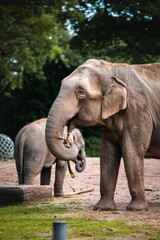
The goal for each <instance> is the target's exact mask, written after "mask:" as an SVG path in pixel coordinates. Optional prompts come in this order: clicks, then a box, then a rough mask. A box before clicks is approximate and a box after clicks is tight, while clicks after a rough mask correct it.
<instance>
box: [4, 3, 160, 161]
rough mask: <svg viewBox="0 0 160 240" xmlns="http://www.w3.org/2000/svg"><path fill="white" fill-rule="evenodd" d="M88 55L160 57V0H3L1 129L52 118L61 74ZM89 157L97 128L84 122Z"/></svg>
mask: <svg viewBox="0 0 160 240" xmlns="http://www.w3.org/2000/svg"><path fill="white" fill-rule="evenodd" d="M88 58H103V59H105V60H107V61H111V62H127V63H149V62H159V61H160V1H159V0H152V1H150V0H139V1H136V0H134V1H133V0H126V1H120V0H109V1H107V0H97V1H93V0H68V1H63V0H59V1H57V0H3V1H2V0H0V133H4V134H7V135H9V136H10V137H11V138H12V139H13V140H14V138H15V135H16V134H17V132H18V131H19V129H20V128H21V127H22V126H23V125H25V124H26V123H29V122H31V121H33V120H36V119H38V118H42V117H47V114H48V111H49V109H50V107H51V105H52V103H53V101H54V99H55V98H56V96H57V94H58V91H59V88H60V84H61V80H62V79H63V78H64V77H65V76H66V75H68V74H69V73H70V72H72V71H73V70H74V69H75V68H76V67H77V66H78V65H80V64H81V63H83V62H84V61H85V60H86V59H88ZM82 133H83V135H84V137H85V140H86V147H87V155H88V156H97V155H99V142H100V130H99V128H98V127H94V128H83V129H82Z"/></svg>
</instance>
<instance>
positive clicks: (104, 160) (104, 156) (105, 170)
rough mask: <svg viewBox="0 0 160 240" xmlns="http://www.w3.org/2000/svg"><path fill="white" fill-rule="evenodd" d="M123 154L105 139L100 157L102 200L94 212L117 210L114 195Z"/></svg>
mask: <svg viewBox="0 0 160 240" xmlns="http://www.w3.org/2000/svg"><path fill="white" fill-rule="evenodd" d="M120 159H121V152H120V151H119V150H118V149H116V148H115V146H114V145H113V144H111V143H110V142H108V141H106V140H105V139H103V141H102V144H101V155H100V194H101V198H100V200H99V201H98V203H97V204H96V205H95V207H94V210H101V211H106V210H115V209H116V204H115V202H114V193H115V188H116V182H117V176H118V171H119V165H120Z"/></svg>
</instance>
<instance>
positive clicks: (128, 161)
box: [123, 140, 148, 211]
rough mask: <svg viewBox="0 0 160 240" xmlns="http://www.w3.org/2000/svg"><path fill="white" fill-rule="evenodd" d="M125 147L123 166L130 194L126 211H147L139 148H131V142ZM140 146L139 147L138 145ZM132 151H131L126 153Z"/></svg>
mask: <svg viewBox="0 0 160 240" xmlns="http://www.w3.org/2000/svg"><path fill="white" fill-rule="evenodd" d="M125 146H127V147H126V149H125V151H124V154H123V160H124V166H125V171H126V175H127V180H128V186H129V190H130V194H131V197H132V199H131V202H130V203H129V204H128V206H127V210H131V211H134V210H147V209H148V204H147V202H146V197H145V191H144V165H143V152H142V149H140V150H138V149H139V147H137V146H136V147H133V144H132V142H131V141H129V140H128V141H127V144H126V145H125ZM140 146H141V145H140ZM128 149H132V151H128Z"/></svg>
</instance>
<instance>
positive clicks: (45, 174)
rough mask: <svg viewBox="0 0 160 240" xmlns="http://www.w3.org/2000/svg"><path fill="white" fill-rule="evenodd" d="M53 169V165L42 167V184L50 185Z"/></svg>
mask: <svg viewBox="0 0 160 240" xmlns="http://www.w3.org/2000/svg"><path fill="white" fill-rule="evenodd" d="M51 170H52V166H51V167H47V168H42V171H41V179H40V182H41V185H50V180H51Z"/></svg>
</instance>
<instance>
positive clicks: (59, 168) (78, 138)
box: [15, 118, 86, 196]
mask: <svg viewBox="0 0 160 240" xmlns="http://www.w3.org/2000/svg"><path fill="white" fill-rule="evenodd" d="M45 126H46V119H45V118H43V119H39V120H37V121H34V122H32V123H30V124H28V125H26V126H24V127H23V128H22V129H21V130H20V131H19V132H18V134H17V136H16V138H15V160H16V168H17V172H18V179H19V184H28V185H31V184H33V183H34V179H35V177H36V176H37V175H38V174H39V173H40V175H41V180H40V181H41V185H49V184H50V176H51V168H52V165H53V164H54V163H56V168H55V169H56V170H55V183H54V195H55V196H63V182H64V177H65V174H66V170H67V162H66V161H62V160H58V161H57V160H56V157H54V156H53V155H52V154H51V153H50V152H49V150H48V148H47V145H46V142H45ZM52 134H53V133H52ZM62 136H63V134H62ZM70 140H71V141H74V143H75V144H76V146H77V147H78V154H77V157H76V165H75V166H76V167H75V168H76V170H77V171H78V172H82V171H83V170H84V169H85V166H86V155H85V142H84V139H83V137H82V134H81V133H80V131H79V130H78V129H73V131H72V133H71V136H70ZM82 161H84V162H83V164H82Z"/></svg>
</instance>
